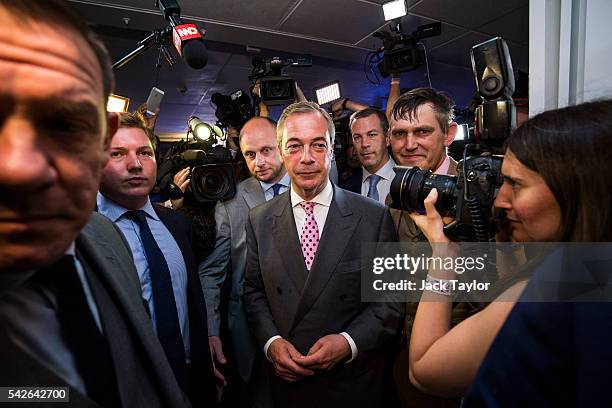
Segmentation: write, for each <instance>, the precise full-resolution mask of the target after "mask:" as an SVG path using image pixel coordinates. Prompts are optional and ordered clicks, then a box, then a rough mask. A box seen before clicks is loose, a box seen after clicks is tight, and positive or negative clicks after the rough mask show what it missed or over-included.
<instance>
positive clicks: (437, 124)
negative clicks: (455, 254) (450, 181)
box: [387, 88, 457, 241]
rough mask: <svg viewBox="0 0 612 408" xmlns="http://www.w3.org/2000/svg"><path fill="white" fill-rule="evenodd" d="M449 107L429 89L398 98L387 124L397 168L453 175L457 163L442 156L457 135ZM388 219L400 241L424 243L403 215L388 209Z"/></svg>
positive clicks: (446, 100)
mask: <svg viewBox="0 0 612 408" xmlns="http://www.w3.org/2000/svg"><path fill="white" fill-rule="evenodd" d="M453 104H454V102H453V100H452V99H451V98H450V97H448V95H446V94H445V93H443V92H438V91H436V90H434V89H432V88H415V89H412V90H410V91H408V92H406V93H404V94H402V95H401V96H400V97H399V99H398V100H397V101H396V102H395V105H394V106H393V110H392V115H391V120H390V122H389V140H390V143H391V150H392V152H393V157H394V158H395V162H396V163H397V164H398V165H400V166H410V167H413V166H417V167H419V168H421V169H423V170H431V171H432V172H434V173H437V174H449V175H456V174H457V162H455V161H454V160H453V159H452V158H451V157H450V156H448V154H447V152H446V148H447V146H449V145H450V144H451V143H452V142H453V140H454V139H455V135H456V134H457V124H456V123H455V122H453ZM390 201H391V200H390V198H388V199H387V204H389V203H390ZM391 216H392V217H393V222H394V224H395V225H396V226H398V225H399V229H398V235H399V239H400V241H419V240H425V237H424V236H423V234H422V233H421V231H419V229H418V228H417V227H416V225H415V224H414V222H412V219H411V218H410V217H409V216H408V213H407V212H402V211H399V210H395V209H391ZM400 219H401V220H400Z"/></svg>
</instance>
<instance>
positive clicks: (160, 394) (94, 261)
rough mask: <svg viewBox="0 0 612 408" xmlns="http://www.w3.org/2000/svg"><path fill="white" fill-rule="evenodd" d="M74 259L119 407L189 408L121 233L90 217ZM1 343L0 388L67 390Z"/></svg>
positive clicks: (15, 347) (78, 400)
mask: <svg viewBox="0 0 612 408" xmlns="http://www.w3.org/2000/svg"><path fill="white" fill-rule="evenodd" d="M76 255H77V257H78V258H79V260H80V261H81V263H82V264H83V266H84V269H85V274H86V276H87V280H88V282H89V285H90V288H91V291H92V294H93V297H94V299H95V301H96V305H97V308H98V312H99V314H100V318H101V322H102V327H103V331H104V334H105V337H106V339H107V341H108V343H109V348H110V351H111V355H112V360H113V365H114V367H115V375H116V378H117V384H118V390H119V397H120V400H121V405H122V406H124V407H144V406H146V407H190V406H191V405H190V403H189V402H188V401H187V398H186V397H185V396H184V394H183V393H182V391H181V389H180V388H179V386H178V384H177V382H176V380H175V379H174V375H173V373H172V370H171V369H170V366H169V364H168V362H167V360H166V359H165V357H164V352H163V349H162V347H161V345H160V344H159V341H158V340H157V337H156V336H155V334H154V333H153V329H152V325H151V322H150V320H149V318H148V316H147V314H146V311H145V308H144V305H143V303H142V296H141V291H140V283H139V281H138V274H137V273H136V269H135V267H134V263H133V260H132V254H131V252H130V250H129V247H128V244H127V242H125V238H124V237H123V235H122V234H121V232H120V231H119V230H118V229H117V227H116V226H115V225H114V224H113V223H112V222H111V221H110V220H108V219H107V218H105V217H104V216H102V215H100V214H97V213H93V214H92V216H91V219H90V221H89V224H88V225H87V226H86V227H85V228H84V229H83V231H82V232H81V234H80V235H79V236H78V237H77V240H76ZM5 341H6V337H3V336H2V333H0V344H2V347H3V352H2V353H0V354H1V355H2V356H3V357H2V358H0V365H1V366H2V367H3V368H2V370H0V371H1V373H2V374H1V375H0V382H1V383H2V384H3V385H5V386H8V385H21V386H24V385H28V386H34V385H38V386H50V385H54V386H66V383H65V382H64V380H63V379H61V378H59V376H57V375H56V374H55V373H53V372H52V371H51V370H50V369H49V368H48V367H47V366H46V365H45V363H44V362H41V361H37V360H36V359H35V358H34V357H33V356H31V355H30V354H28V353H27V352H26V351H25V350H23V349H21V347H20V345H19V344H18V343H12V342H10V341H8V342H7V343H5ZM7 347H8V349H7ZM95 352H96V350H92V353H95ZM70 400H71V404H70V405H68V406H71V405H72V406H79V407H80V406H97V405H96V404H95V403H93V402H92V401H91V400H89V399H88V398H87V397H85V396H82V395H78V393H77V392H76V390H74V389H72V388H71V391H70Z"/></svg>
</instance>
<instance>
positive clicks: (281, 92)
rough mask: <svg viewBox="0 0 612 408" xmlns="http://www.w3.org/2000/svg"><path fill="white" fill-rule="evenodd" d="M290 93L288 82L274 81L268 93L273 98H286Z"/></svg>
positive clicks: (269, 86)
mask: <svg viewBox="0 0 612 408" xmlns="http://www.w3.org/2000/svg"><path fill="white" fill-rule="evenodd" d="M289 93H290V92H289V87H288V84H287V82H280V81H279V82H272V83H270V85H268V95H269V96H270V97H271V98H286V97H287V95H289Z"/></svg>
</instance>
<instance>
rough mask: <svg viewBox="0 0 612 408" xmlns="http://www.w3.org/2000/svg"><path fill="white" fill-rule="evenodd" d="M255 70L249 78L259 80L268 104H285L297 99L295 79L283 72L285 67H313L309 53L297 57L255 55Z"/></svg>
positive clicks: (263, 100)
mask: <svg viewBox="0 0 612 408" xmlns="http://www.w3.org/2000/svg"><path fill="white" fill-rule="evenodd" d="M252 63H253V70H252V71H251V75H249V79H250V80H251V81H253V82H255V81H256V80H259V94H260V97H261V101H262V102H263V103H265V104H266V105H284V104H287V103H292V102H293V101H294V100H295V81H294V80H293V78H291V77H290V76H288V75H285V74H283V69H284V68H285V67H311V66H312V57H311V56H309V55H306V56H302V57H297V58H284V59H283V58H279V57H272V58H265V59H264V58H262V57H260V56H255V57H253V61H252Z"/></svg>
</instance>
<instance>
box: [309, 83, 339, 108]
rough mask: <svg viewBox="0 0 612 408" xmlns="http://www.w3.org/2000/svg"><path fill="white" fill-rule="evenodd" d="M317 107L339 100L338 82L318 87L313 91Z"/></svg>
mask: <svg viewBox="0 0 612 408" xmlns="http://www.w3.org/2000/svg"><path fill="white" fill-rule="evenodd" d="M313 91H314V93H315V96H316V98H317V103H318V104H319V105H325V104H326V103H329V102H333V101H335V100H338V99H340V96H341V94H340V82H339V81H334V82H331V83H328V84H324V85H321V86H318V87H316V88H314V89H313Z"/></svg>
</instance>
